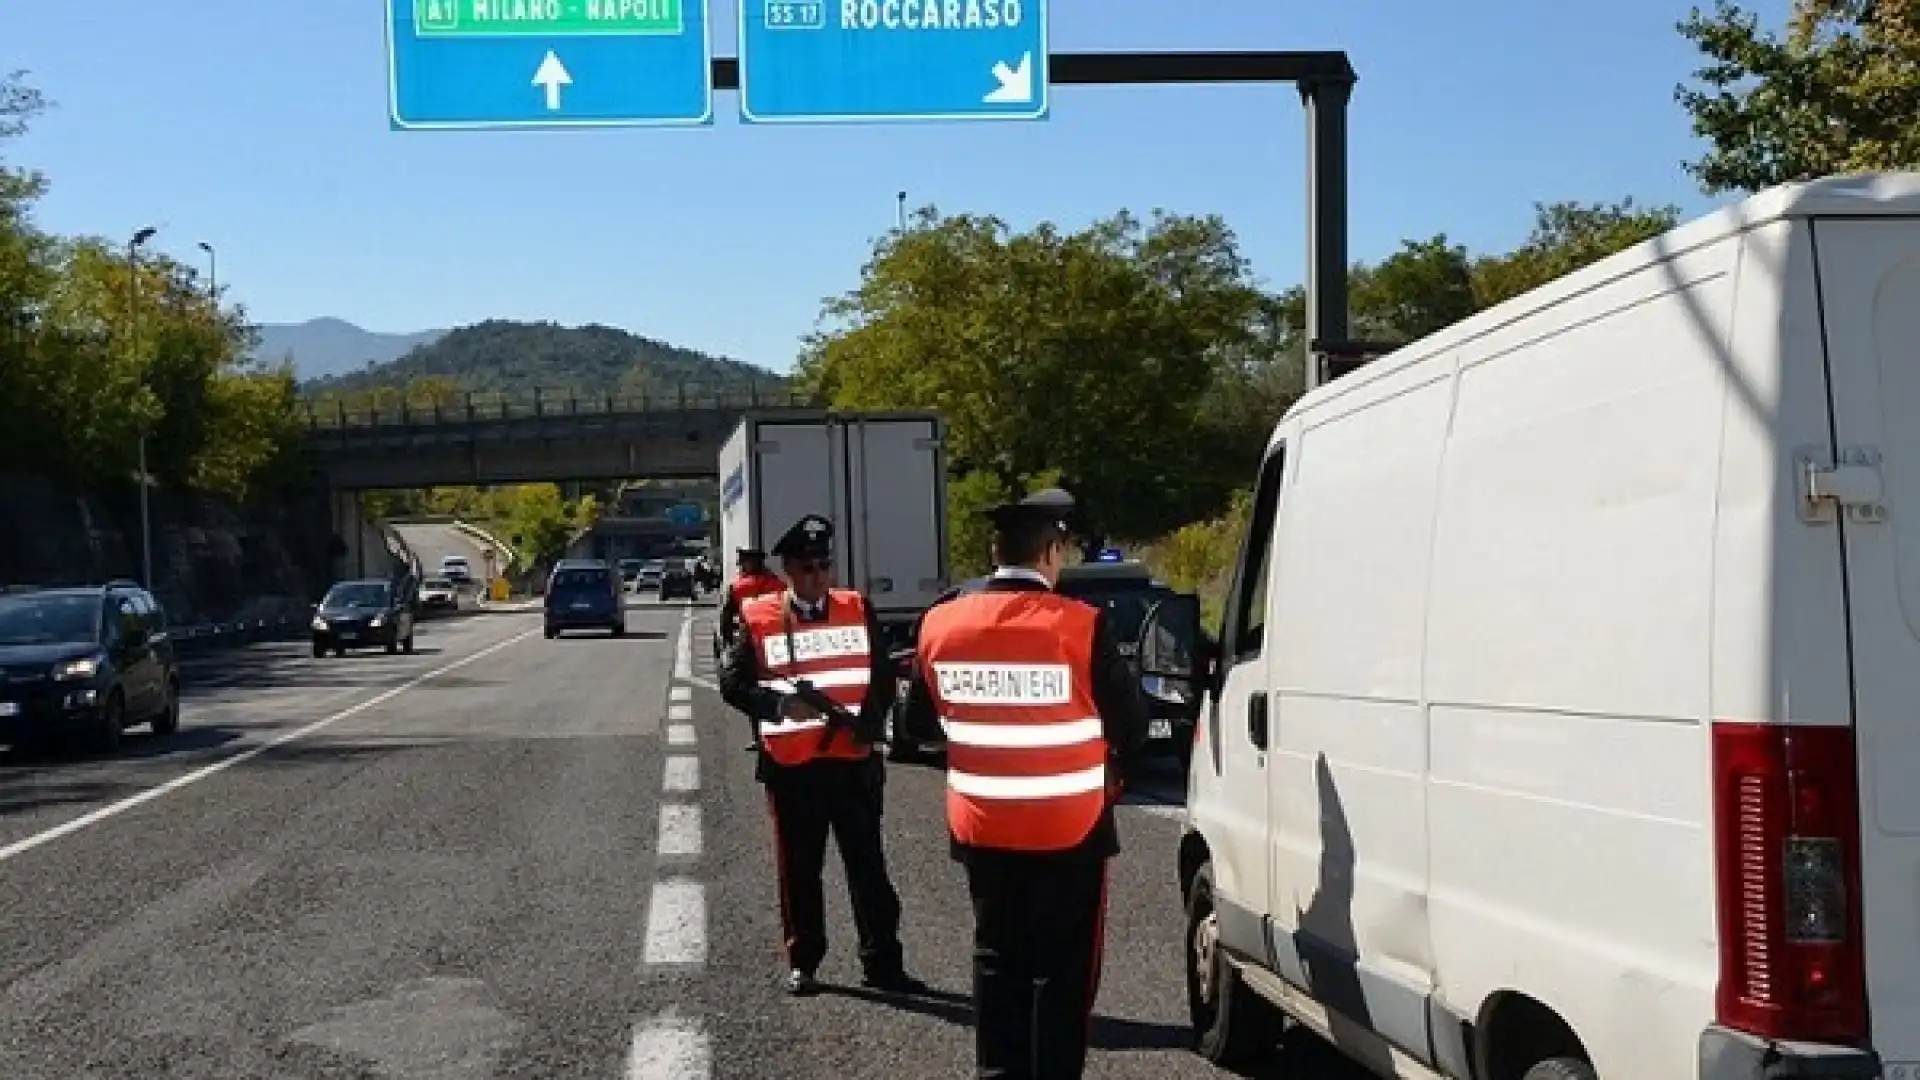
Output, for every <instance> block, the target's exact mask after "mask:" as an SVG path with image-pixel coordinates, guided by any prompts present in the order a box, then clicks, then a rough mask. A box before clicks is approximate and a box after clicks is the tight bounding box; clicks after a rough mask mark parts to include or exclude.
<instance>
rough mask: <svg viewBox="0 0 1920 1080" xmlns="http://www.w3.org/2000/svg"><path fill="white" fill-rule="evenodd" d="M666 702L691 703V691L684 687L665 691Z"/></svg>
mask: <svg viewBox="0 0 1920 1080" xmlns="http://www.w3.org/2000/svg"><path fill="white" fill-rule="evenodd" d="M667 700H668V701H675V702H678V701H692V700H693V691H691V690H689V689H687V688H686V687H684V686H676V687H674V688H673V689H671V690H668V691H667Z"/></svg>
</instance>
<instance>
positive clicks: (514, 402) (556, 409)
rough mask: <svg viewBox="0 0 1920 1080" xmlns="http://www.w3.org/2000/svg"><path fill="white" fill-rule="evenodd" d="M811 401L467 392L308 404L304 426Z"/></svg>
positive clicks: (759, 392)
mask: <svg viewBox="0 0 1920 1080" xmlns="http://www.w3.org/2000/svg"><path fill="white" fill-rule="evenodd" d="M813 404H814V402H813V399H812V398H811V397H809V396H808V395H806V394H803V393H801V392H799V391H796V390H787V389H782V388H778V387H764V386H757V385H752V384H742V385H732V386H728V385H719V386H716V385H713V384H709V383H687V384H684V385H682V386H679V387H677V388H675V389H673V390H668V391H663V392H660V393H644V394H580V393H578V392H575V391H572V390H567V389H564V388H562V389H552V390H548V389H543V388H538V387H536V388H534V389H533V390H531V391H528V392H525V393H514V394H503V393H469V394H461V395H459V396H458V397H453V398H446V399H435V400H432V401H411V402H409V401H399V402H395V403H394V404H393V405H391V406H387V407H365V406H356V407H349V406H348V405H347V403H346V402H344V401H338V400H336V401H332V402H317V401H315V402H308V403H307V406H306V413H307V426H308V427H309V428H311V429H313V430H317V431H326V430H342V429H353V428H370V427H393V426H405V427H414V426H419V425H427V424H470V423H479V422H482V421H499V420H521V419H535V418H542V417H552V418H556V419H559V418H565V417H572V416H634V415H642V414H670V413H688V412H707V411H714V410H727V409H765V408H775V409H781V408H809V407H812V406H813Z"/></svg>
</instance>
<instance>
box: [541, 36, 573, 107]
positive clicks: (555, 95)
mask: <svg viewBox="0 0 1920 1080" xmlns="http://www.w3.org/2000/svg"><path fill="white" fill-rule="evenodd" d="M533 85H535V86H542V87H545V88H546V91H547V108H548V110H550V111H552V110H558V109H559V108H560V88H561V87H563V86H572V85H573V76H571V75H569V74H567V65H565V64H562V63H561V62H560V56H559V54H558V53H555V52H554V51H553V50H552V49H548V50H547V58H546V59H545V60H542V61H540V70H539V71H536V72H534V73H533Z"/></svg>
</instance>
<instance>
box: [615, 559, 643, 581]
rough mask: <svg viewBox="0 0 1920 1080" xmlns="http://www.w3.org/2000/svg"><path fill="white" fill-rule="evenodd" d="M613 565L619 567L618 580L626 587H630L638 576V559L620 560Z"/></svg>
mask: <svg viewBox="0 0 1920 1080" xmlns="http://www.w3.org/2000/svg"><path fill="white" fill-rule="evenodd" d="M615 565H617V566H619V567H620V580H621V581H623V582H625V583H626V584H627V585H632V584H633V583H634V581H635V580H636V579H637V578H639V576H640V560H639V559H621V560H620V561H619V562H618V563H617V564H615Z"/></svg>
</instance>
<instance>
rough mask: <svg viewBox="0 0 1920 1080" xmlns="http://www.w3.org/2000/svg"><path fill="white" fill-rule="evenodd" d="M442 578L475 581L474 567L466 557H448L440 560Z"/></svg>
mask: <svg viewBox="0 0 1920 1080" xmlns="http://www.w3.org/2000/svg"><path fill="white" fill-rule="evenodd" d="M440 576H441V577H445V578H450V579H452V580H454V581H471V580H473V567H472V566H471V565H469V564H468V562H467V557H466V556H465V555H448V556H445V557H443V558H442V559H441V560H440Z"/></svg>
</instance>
